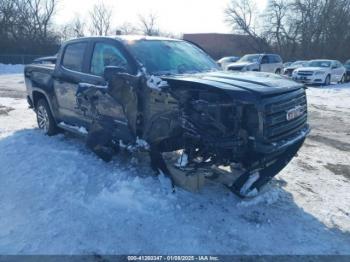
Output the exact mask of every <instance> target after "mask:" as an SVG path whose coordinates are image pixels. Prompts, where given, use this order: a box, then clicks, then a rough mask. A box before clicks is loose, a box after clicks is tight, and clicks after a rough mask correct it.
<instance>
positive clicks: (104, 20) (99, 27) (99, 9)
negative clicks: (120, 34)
mask: <svg viewBox="0 0 350 262" xmlns="http://www.w3.org/2000/svg"><path fill="white" fill-rule="evenodd" d="M111 19H112V9H111V8H110V7H107V6H106V5H105V4H104V3H103V2H99V3H97V4H95V5H94V6H93V9H92V10H91V11H90V21H91V27H90V33H91V34H93V35H100V36H102V35H108V34H109V31H110V28H111Z"/></svg>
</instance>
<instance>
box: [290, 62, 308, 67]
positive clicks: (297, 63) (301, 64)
mask: <svg viewBox="0 0 350 262" xmlns="http://www.w3.org/2000/svg"><path fill="white" fill-rule="evenodd" d="M306 64H307V62H305V61H296V62H294V63H293V64H291V66H305V65H306Z"/></svg>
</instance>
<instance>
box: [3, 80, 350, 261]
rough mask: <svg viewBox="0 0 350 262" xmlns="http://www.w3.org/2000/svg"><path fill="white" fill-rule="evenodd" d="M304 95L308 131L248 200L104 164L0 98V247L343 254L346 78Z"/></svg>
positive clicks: (349, 250) (143, 164) (349, 228)
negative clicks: (291, 156) (339, 83)
mask: <svg viewBox="0 0 350 262" xmlns="http://www.w3.org/2000/svg"><path fill="white" fill-rule="evenodd" d="M0 82H1V81H0ZM308 95H309V102H310V121H311V124H312V125H313V128H314V130H313V133H312V137H311V138H310V139H308V140H307V141H306V144H305V146H304V147H303V149H302V150H301V152H300V153H299V155H298V157H296V158H295V159H294V160H293V161H292V163H291V164H290V165H289V166H288V167H287V168H286V169H285V170H284V171H283V172H281V174H279V175H278V176H277V177H276V179H274V180H273V182H272V183H271V184H270V185H269V186H268V187H267V188H265V190H264V191H263V192H261V193H260V194H259V196H257V197H256V198H254V199H252V200H247V201H242V200H240V199H238V198H237V197H235V196H234V195H233V194H232V193H231V192H229V191H228V190H227V189H226V188H224V187H223V186H220V185H216V184H209V185H207V186H206V188H205V189H204V190H203V191H202V192H201V193H199V194H194V193H189V192H186V191H184V190H181V189H178V190H177V191H176V193H172V192H171V186H170V183H169V180H168V179H167V178H165V177H163V176H160V177H159V178H158V177H156V176H154V175H153V172H152V171H151V170H150V168H149V167H148V164H147V161H146V160H145V159H146V158H145V157H143V158H142V157H140V158H139V161H138V163H137V164H132V163H134V162H135V161H131V157H130V156H128V155H120V156H117V157H116V158H115V159H114V161H113V162H112V163H108V164H107V163H104V162H103V161H101V160H99V159H98V158H97V157H96V156H95V155H94V154H93V153H92V152H90V151H89V150H88V149H87V148H86V147H85V145H84V141H82V140H81V139H79V138H75V137H74V136H71V135H63V134H61V135H58V136H55V137H47V136H45V135H43V133H41V132H40V131H39V130H38V129H37V127H36V123H35V115H34V113H33V112H32V111H31V110H29V109H27V105H26V102H25V100H23V99H14V98H4V97H2V98H1V97H0V210H1V213H0V254H92V253H99V254H313V255H314V254H350V208H349V203H350V174H349V173H348V172H350V171H349V170H348V169H347V166H348V165H349V163H350V154H349V151H350V141H349V139H346V138H348V137H349V135H350V133H349V132H350V131H349V130H350V128H349V125H350V121H349V120H350V115H349V112H348V111H349V110H350V104H349V103H346V100H348V101H350V88H342V89H338V88H336V87H332V88H328V89H318V88H311V89H309V90H308ZM332 121H333V122H332ZM337 125H338V126H337ZM327 128H328V129H327ZM346 130H347V131H346ZM333 134H334V136H333ZM324 137H326V139H325V138H324ZM327 138H329V139H331V140H327ZM337 141H338V142H337ZM325 166H327V167H328V168H326V167H325ZM340 167H341V168H340ZM337 168H339V170H338V169H337ZM348 168H349V167H348Z"/></svg>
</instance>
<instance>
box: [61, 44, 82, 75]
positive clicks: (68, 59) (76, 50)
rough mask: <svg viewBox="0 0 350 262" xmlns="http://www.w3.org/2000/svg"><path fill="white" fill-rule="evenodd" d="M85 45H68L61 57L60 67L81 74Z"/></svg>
mask: <svg viewBox="0 0 350 262" xmlns="http://www.w3.org/2000/svg"><path fill="white" fill-rule="evenodd" d="M85 48H86V43H75V44H69V45H67V47H66V50H65V52H64V56H63V62H62V65H63V66H64V67H65V68H67V69H70V70H73V71H78V72H82V71H83V60H84V53H85Z"/></svg>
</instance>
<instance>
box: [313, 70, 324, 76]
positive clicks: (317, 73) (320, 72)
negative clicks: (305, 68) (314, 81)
mask: <svg viewBox="0 0 350 262" xmlns="http://www.w3.org/2000/svg"><path fill="white" fill-rule="evenodd" d="M324 73H325V72H323V71H316V72H315V76H322V75H324Z"/></svg>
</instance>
